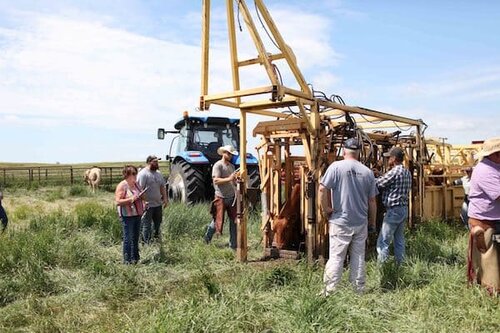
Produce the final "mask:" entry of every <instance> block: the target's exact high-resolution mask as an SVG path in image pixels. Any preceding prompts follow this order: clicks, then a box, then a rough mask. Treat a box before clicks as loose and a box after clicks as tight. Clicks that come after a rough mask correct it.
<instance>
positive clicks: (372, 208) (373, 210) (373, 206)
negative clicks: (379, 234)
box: [368, 197, 377, 229]
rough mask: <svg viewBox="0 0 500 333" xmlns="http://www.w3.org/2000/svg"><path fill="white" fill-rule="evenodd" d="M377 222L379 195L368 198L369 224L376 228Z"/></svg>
mask: <svg viewBox="0 0 500 333" xmlns="http://www.w3.org/2000/svg"><path fill="white" fill-rule="evenodd" d="M376 223H377V197H370V198H369V199H368V226H369V227H371V228H373V229H374V228H375V227H376Z"/></svg>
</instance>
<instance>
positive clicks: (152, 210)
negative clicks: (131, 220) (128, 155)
mask: <svg viewBox="0 0 500 333" xmlns="http://www.w3.org/2000/svg"><path fill="white" fill-rule="evenodd" d="M159 160H160V159H159V158H158V157H156V156H155V155H149V156H148V157H147V158H146V163H147V165H146V167H144V168H143V169H142V170H141V171H139V174H138V175H137V182H138V183H139V186H140V187H141V188H142V189H144V190H145V199H146V200H145V201H146V210H145V211H144V214H143V215H142V218H141V229H142V241H143V242H144V243H146V244H149V243H150V242H151V233H153V237H154V238H159V237H160V225H161V222H162V218H163V209H162V206H163V207H165V206H166V205H167V202H168V197H167V191H166V188H165V179H164V178H163V175H162V174H161V172H160V171H159V168H160V167H159V165H158V161H159ZM152 224H153V232H152V230H151V225H152Z"/></svg>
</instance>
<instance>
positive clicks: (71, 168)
mask: <svg viewBox="0 0 500 333" xmlns="http://www.w3.org/2000/svg"><path fill="white" fill-rule="evenodd" d="M69 170H70V173H71V185H73V167H72V166H70V167H69Z"/></svg>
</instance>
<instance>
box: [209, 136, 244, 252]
mask: <svg viewBox="0 0 500 333" xmlns="http://www.w3.org/2000/svg"><path fill="white" fill-rule="evenodd" d="M217 153H218V154H219V155H221V159H220V160H219V161H217V162H216V163H215V164H214V166H213V167H212V180H213V184H214V189H215V199H214V201H213V202H212V206H211V209H210V212H211V214H212V222H211V223H210V224H209V225H208V227H207V232H206V233H205V236H204V239H205V242H206V243H207V244H208V243H210V242H211V241H212V237H213V235H214V233H216V232H217V234H219V235H220V234H222V227H223V225H224V215H225V212H227V215H228V217H229V246H230V247H231V249H233V250H236V223H235V220H236V200H235V193H236V192H235V181H236V173H235V170H234V165H233V164H232V163H231V160H232V158H233V156H237V155H238V152H237V151H236V149H234V147H233V146H231V145H226V146H222V147H219V149H217Z"/></svg>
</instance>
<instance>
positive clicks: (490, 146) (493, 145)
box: [477, 137, 500, 160]
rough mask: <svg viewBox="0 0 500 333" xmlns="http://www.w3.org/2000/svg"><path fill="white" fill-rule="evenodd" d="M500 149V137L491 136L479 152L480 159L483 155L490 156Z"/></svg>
mask: <svg viewBox="0 0 500 333" xmlns="http://www.w3.org/2000/svg"><path fill="white" fill-rule="evenodd" d="M499 151H500V137H496V138H491V139H488V140H486V141H484V143H483V149H482V150H481V151H480V152H479V153H478V154H477V156H478V157H479V159H480V160H481V159H483V157H486V156H490V155H491V154H493V153H496V152H499Z"/></svg>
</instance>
